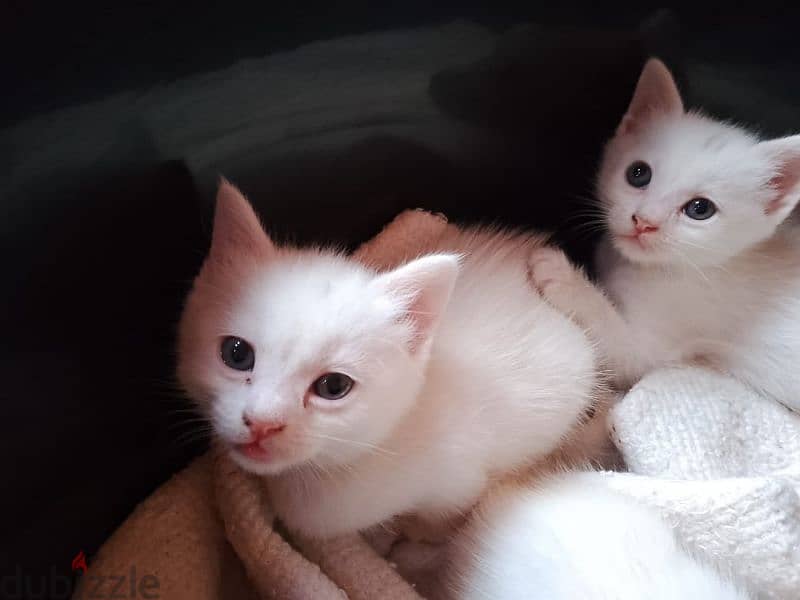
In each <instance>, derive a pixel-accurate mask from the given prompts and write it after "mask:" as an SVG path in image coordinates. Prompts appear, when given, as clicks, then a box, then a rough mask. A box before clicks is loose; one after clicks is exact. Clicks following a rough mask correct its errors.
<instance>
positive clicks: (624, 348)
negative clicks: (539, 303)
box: [528, 246, 646, 385]
mask: <svg viewBox="0 0 800 600" xmlns="http://www.w3.org/2000/svg"><path fill="white" fill-rule="evenodd" d="M528 273H529V276H530V280H531V283H532V284H533V285H534V286H535V287H536V289H537V290H538V291H539V293H540V294H542V296H543V297H544V298H545V299H546V300H547V301H548V302H549V303H550V304H551V305H552V306H553V307H555V308H556V309H557V310H559V311H561V312H563V313H565V314H567V315H570V316H571V317H572V318H573V319H574V320H575V321H576V322H577V323H578V324H579V325H581V326H582V327H584V328H585V329H586V331H587V333H588V334H589V336H590V337H591V338H592V340H593V341H594V342H595V343H596V344H597V345H598V347H599V350H600V354H601V355H602V357H603V358H604V359H605V361H606V362H607V363H608V364H607V365H606V366H607V367H608V368H609V369H611V371H612V373H613V375H614V378H615V379H616V381H617V382H618V383H619V384H621V385H626V384H627V385H629V384H631V383H633V382H634V381H636V380H637V379H638V378H639V377H641V375H642V373H643V372H644V371H645V370H646V365H645V364H644V363H643V357H642V354H641V352H640V349H638V348H637V347H636V344H635V336H633V335H632V332H631V331H630V327H629V325H628V323H627V322H626V321H625V319H624V318H623V317H622V315H621V314H620V313H619V311H618V310H617V308H616V307H615V306H614V305H613V304H612V303H611V301H610V300H609V299H608V298H607V297H606V295H605V294H604V293H603V291H602V290H601V289H600V288H598V287H597V286H595V285H594V284H593V283H592V282H591V281H589V279H587V277H586V276H585V275H584V273H583V271H581V270H580V269H578V268H576V267H574V266H573V265H572V264H571V263H570V262H569V259H568V258H567V256H566V254H564V252H562V251H561V250H558V249H556V248H552V247H549V246H545V247H541V248H536V249H535V250H533V252H532V253H531V255H530V258H529V260H528Z"/></svg>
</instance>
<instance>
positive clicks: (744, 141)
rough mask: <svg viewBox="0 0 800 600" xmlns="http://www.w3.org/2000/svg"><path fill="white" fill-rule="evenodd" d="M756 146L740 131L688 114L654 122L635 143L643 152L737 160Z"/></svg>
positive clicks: (749, 137) (700, 116)
mask: <svg viewBox="0 0 800 600" xmlns="http://www.w3.org/2000/svg"><path fill="white" fill-rule="evenodd" d="M756 142H757V140H756V138H755V137H753V136H751V135H750V134H749V133H747V132H746V131H744V130H742V129H738V128H736V127H733V126H731V125H727V124H725V123H720V122H718V121H713V120H711V119H708V118H706V117H703V116H702V115H698V114H694V113H688V114H684V115H681V116H679V117H673V118H665V119H660V120H656V121H654V123H653V127H650V128H647V129H646V130H645V131H644V132H643V135H642V138H641V139H640V141H639V144H640V145H641V146H643V147H644V149H649V150H651V151H654V152H656V153H658V152H659V151H666V152H668V153H669V154H670V155H676V154H678V153H680V151H684V152H689V153H691V154H692V155H696V156H706V157H717V158H719V157H725V156H730V157H734V156H736V157H741V153H742V152H747V151H748V150H749V149H750V148H752V147H753V145H755V143H756Z"/></svg>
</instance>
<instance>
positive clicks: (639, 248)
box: [612, 235, 669, 265]
mask: <svg viewBox="0 0 800 600" xmlns="http://www.w3.org/2000/svg"><path fill="white" fill-rule="evenodd" d="M612 243H613V245H614V248H615V249H616V250H617V252H619V253H620V254H621V255H622V256H623V257H625V258H626V259H628V260H629V261H630V262H632V263H638V264H643V265H657V264H664V263H666V262H669V259H668V258H667V257H665V256H664V255H663V253H662V252H661V250H660V249H659V247H658V245H656V244H653V243H646V242H645V243H643V242H642V241H641V240H639V239H637V238H636V237H633V236H629V235H615V236H614V237H613V238H612Z"/></svg>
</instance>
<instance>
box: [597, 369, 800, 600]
mask: <svg viewBox="0 0 800 600" xmlns="http://www.w3.org/2000/svg"><path fill="white" fill-rule="evenodd" d="M610 426H611V434H612V439H613V440H614V443H615V444H616V445H617V447H618V448H619V450H620V452H621V453H622V455H623V457H624V459H625V462H626V464H627V466H628V469H629V470H630V471H631V473H633V474H619V473H608V474H603V475H602V476H603V477H606V479H607V480H608V482H609V484H610V485H612V486H613V487H615V488H616V489H618V490H620V491H624V492H626V493H629V494H632V495H634V496H635V497H637V498H639V499H640V500H642V501H644V502H647V503H649V504H651V505H653V506H656V507H658V508H659V509H660V510H661V511H662V513H663V514H664V516H665V518H666V519H667V520H668V521H669V522H670V523H671V524H672V525H673V526H674V527H675V530H676V532H677V534H678V535H679V536H680V537H681V539H682V541H683V542H684V543H685V545H686V547H687V548H688V549H689V550H690V551H692V552H693V553H694V554H696V555H697V556H698V557H700V558H705V559H706V560H709V561H711V562H713V563H714V564H716V565H717V566H718V567H719V568H720V569H722V570H723V571H724V572H725V571H727V572H730V573H731V574H732V575H733V576H734V577H737V578H739V579H741V580H743V582H744V583H745V585H747V587H748V589H749V590H750V591H751V592H752V593H753V594H754V596H755V597H757V598H768V599H775V600H789V599H792V600H797V599H798V598H800V496H799V495H798V494H799V493H800V415H798V414H796V413H793V412H792V411H790V410H789V409H787V408H785V407H783V406H782V405H780V404H778V403H776V402H774V401H771V400H768V399H766V398H763V397H761V396H759V395H758V394H757V393H755V392H753V391H752V390H750V389H749V388H747V387H745V386H744V385H743V384H741V383H740V382H738V381H737V380H735V379H733V378H732V377H729V376H726V375H722V374H719V373H715V372H712V371H708V370H705V369H700V368H690V367H681V368H667V369H661V370H658V371H655V372H653V373H651V374H649V375H647V376H646V377H645V378H644V379H642V381H641V382H640V383H639V384H637V385H636V386H635V387H634V388H633V389H632V390H631V391H630V392H629V393H628V394H627V395H626V396H625V397H624V398H623V399H622V400H621V401H620V403H619V404H617V406H616V407H615V408H614V409H613V410H612V412H611V415H610Z"/></svg>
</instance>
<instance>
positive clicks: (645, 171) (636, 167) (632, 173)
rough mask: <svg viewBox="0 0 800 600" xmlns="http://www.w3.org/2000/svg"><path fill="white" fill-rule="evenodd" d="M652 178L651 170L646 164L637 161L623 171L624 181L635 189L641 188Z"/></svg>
mask: <svg viewBox="0 0 800 600" xmlns="http://www.w3.org/2000/svg"><path fill="white" fill-rule="evenodd" d="M652 178H653V170H652V169H651V168H650V165H648V164H647V163H646V162H643V161H641V160H637V161H636V162H635V163H633V164H631V166H629V167H628V170H627V171H625V179H627V180H628V183H629V184H631V185H632V186H633V187H635V188H643V187H644V186H646V185H647V184H648V183H650V180H651V179H652Z"/></svg>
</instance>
